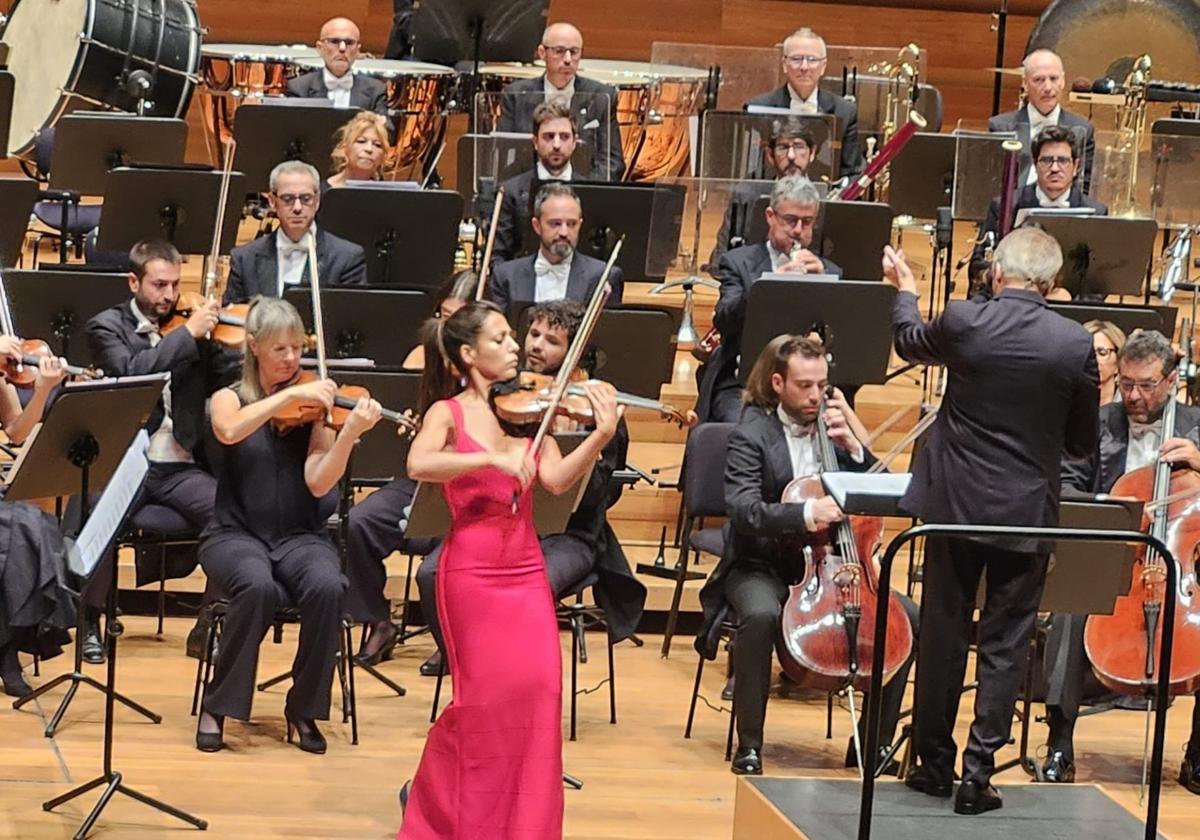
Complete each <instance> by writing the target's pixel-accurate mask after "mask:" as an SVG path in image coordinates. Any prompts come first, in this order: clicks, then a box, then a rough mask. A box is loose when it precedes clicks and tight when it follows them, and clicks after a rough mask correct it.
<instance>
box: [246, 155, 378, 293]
mask: <svg viewBox="0 0 1200 840" xmlns="http://www.w3.org/2000/svg"><path fill="white" fill-rule="evenodd" d="M270 183H271V192H270V193H268V194H267V201H268V202H269V203H270V205H271V210H272V212H274V214H275V215H276V216H277V217H278V218H279V228H278V229H277V230H276V231H275V233H273V234H268V235H266V236H260V237H259V238H258V239H255V240H254V241H253V242H249V243H247V244H245V245H239V246H238V247H237V248H234V249H233V251H232V253H231V254H230V256H229V282H228V284H227V285H226V287H225V298H224V302H225V303H246V302H247V301H249V300H250V299H251V298H253V297H254V296H255V295H263V296H264V297H283V290H284V289H286V288H288V287H289V286H307V285H308V282H309V267H308V235H309V234H312V235H314V236H316V241H317V266H318V268H319V270H320V279H321V285H322V286H361V285H364V284H366V282H367V263H366V255H365V254H364V253H363V249H362V248H361V247H360V246H358V245H355V244H354V243H353V242H349V241H347V240H345V239H342V238H341V237H340V236H334V235H333V234H332V233H329V232H327V231H324V230H321V229H320V228H318V227H317V225H316V222H315V221H313V220H314V219H315V218H316V216H317V210H318V209H319V208H320V206H321V191H320V184H321V176H320V174H319V173H318V172H317V170H316V168H315V167H313V166H310V165H309V164H307V163H303V162H301V161H298V160H289V161H285V162H283V163H281V164H279V165H278V166H276V167H275V168H274V169H272V170H271V177H270Z"/></svg>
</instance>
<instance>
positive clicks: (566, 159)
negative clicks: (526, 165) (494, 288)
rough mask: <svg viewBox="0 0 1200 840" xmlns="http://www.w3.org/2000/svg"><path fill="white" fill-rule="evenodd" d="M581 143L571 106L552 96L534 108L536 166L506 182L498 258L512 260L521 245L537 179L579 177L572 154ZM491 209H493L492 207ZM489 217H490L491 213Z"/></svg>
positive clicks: (494, 254) (498, 229) (494, 248)
mask: <svg viewBox="0 0 1200 840" xmlns="http://www.w3.org/2000/svg"><path fill="white" fill-rule="evenodd" d="M578 144H579V132H578V130H577V129H576V126H575V117H573V116H572V115H571V109H570V107H569V106H568V105H567V104H566V103H565V102H562V101H561V100H558V99H551V100H549V101H547V102H542V103H539V104H538V106H537V107H536V108H534V109H533V153H534V155H535V158H536V160H535V164H534V168H533V169H531V170H529V171H528V172H522V173H521V174H520V175H514V176H513V177H511V178H509V179H508V180H507V181H505V182H504V184H503V186H504V203H503V205H502V206H501V209H500V218H499V219H498V220H497V222H496V241H495V243H494V244H493V246H492V257H493V259H495V260H496V261H497V262H504V261H505V260H511V259H512V258H513V257H515V256H516V255H517V253H518V252H519V251H520V249H521V234H522V233H524V231H525V226H526V224H527V222H526V219H528V218H529V202H530V199H532V198H533V195H534V190H533V186H534V184H535V183H537V184H541V183H545V182H547V181H572V180H575V171H574V169H573V168H572V166H571V155H573V154H575V147H576V146H577V145H578ZM488 213H490V211H488ZM488 213H485V214H484V215H485V217H486V218H489V219H490V215H488Z"/></svg>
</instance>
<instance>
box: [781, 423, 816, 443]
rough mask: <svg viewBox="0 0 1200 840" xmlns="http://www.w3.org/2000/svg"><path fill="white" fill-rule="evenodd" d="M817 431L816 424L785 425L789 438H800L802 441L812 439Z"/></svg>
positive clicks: (785, 432)
mask: <svg viewBox="0 0 1200 840" xmlns="http://www.w3.org/2000/svg"><path fill="white" fill-rule="evenodd" d="M816 430H817V424H816V423H806V424H804V425H803V426H801V425H800V424H799V423H785V424H784V426H783V431H784V434H786V435H787V436H788V437H794V438H800V439H801V440H803V439H804V438H810V437H812V436H813V434H814V433H815V432H816Z"/></svg>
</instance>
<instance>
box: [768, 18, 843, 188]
mask: <svg viewBox="0 0 1200 840" xmlns="http://www.w3.org/2000/svg"><path fill="white" fill-rule="evenodd" d="M781 61H782V62H783V72H784V74H785V75H786V76H787V82H786V83H785V84H784V85H783V87H780V88H778V89H776V90H773V91H771V92H770V93H764V94H762V95H761V96H756V97H754V98H753V99H751V100H750V101H749V102H747V103H746V107H747V108H748V109H749V108H753V107H756V106H761V107H766V108H786V109H787V110H789V111H794V112H795V113H797V114H833V115H834V116H835V117H837V119H838V125H839V127H840V130H841V136H842V153H841V167H840V171H839V173H838V175H839V177H843V178H855V177H857V176H858V175H859V174H860V173H861V172H862V168H863V158H862V152H861V151H860V150H859V148H858V107H857V106H856V105H855V104H854V103H853V102H851V101H849V100H848V99H844V98H843V97H841V96H838V95H836V94H833V93H829V92H828V91H824V90H821V77H822V76H823V75H825V66H826V65H827V64H828V55H827V52H826V49H825V39H824V38H822V37H821V36H820V35H818V34H817V33H816V32H813V31H812V30H811V29H808V28H807V27H805V28H802V29H798V30H796V31H795V32H793V33H792V34H791V35H789V36H788V37H787V38H785V39H784V40H783V57H782V59H781Z"/></svg>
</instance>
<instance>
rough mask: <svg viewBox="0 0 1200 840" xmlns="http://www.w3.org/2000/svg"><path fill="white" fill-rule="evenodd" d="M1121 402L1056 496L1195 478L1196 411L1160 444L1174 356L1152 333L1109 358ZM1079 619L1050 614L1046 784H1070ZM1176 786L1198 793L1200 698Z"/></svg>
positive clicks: (1079, 674)
mask: <svg viewBox="0 0 1200 840" xmlns="http://www.w3.org/2000/svg"><path fill="white" fill-rule="evenodd" d="M1117 365H1118V376H1119V379H1118V383H1119V387H1120V390H1121V401H1119V402H1112V403H1109V404H1108V405H1105V406H1103V407H1102V408H1101V409H1100V440H1099V444H1098V446H1097V448H1096V449H1095V450H1094V451H1093V452H1091V453H1089V455H1088V457H1086V458H1081V459H1069V460H1065V461H1064V462H1063V471H1062V479H1063V492H1064V493H1069V492H1076V493H1083V494H1086V495H1088V496H1091V495H1093V494H1097V493H1108V492H1111V490H1112V489H1113V485H1114V484H1116V483H1117V479H1119V478H1120V477H1121V476H1123V475H1124V474H1125V473H1126V472H1128V471H1130V470H1135V469H1138V468H1139V467H1144V466H1148V465H1150V464H1153V463H1154V462H1155V461H1156V460H1162V461H1166V462H1167V463H1170V464H1172V465H1174V466H1175V467H1176V468H1177V469H1189V470H1193V471H1197V472H1200V407H1197V406H1193V405H1187V404H1186V403H1182V402H1180V403H1178V404H1176V406H1175V427H1174V429H1173V430H1172V433H1171V435H1170V437H1168V438H1167V439H1166V440H1165V441H1164V440H1163V434H1162V420H1163V408H1164V407H1165V406H1166V404H1167V400H1169V399H1172V395H1173V394H1175V393H1177V392H1178V385H1179V376H1178V372H1177V365H1178V354H1177V353H1176V352H1175V348H1174V347H1172V346H1171V342H1170V341H1168V340H1167V338H1166V337H1165V336H1164V335H1163V334H1162V333H1159V332H1156V331H1154V330H1138V331H1137V332H1135V333H1134V334H1133V335H1131V336H1130V337H1129V340H1128V341H1126V342H1125V345H1124V346H1123V347H1122V348H1121V350H1120V352H1119V354H1118V356H1117ZM1086 621H1087V616H1083V615H1052V616H1051V618H1050V633H1049V636H1048V638H1047V641H1046V663H1045V670H1046V718H1047V722H1048V723H1049V725H1050V733H1049V737H1048V738H1047V741H1046V745H1047V755H1046V761H1045V763H1044V765H1043V768H1042V769H1043V772H1044V773H1045V776H1046V779H1047V780H1049V781H1051V782H1073V781H1074V780H1075V743H1074V734H1075V721H1076V720H1077V719H1078V718H1079V705H1080V703H1081V701H1082V699H1083V695H1084V691H1085V685H1086V683H1087V682H1088V679H1089V676H1090V672H1091V663H1090V662H1089V661H1088V658H1087V653H1086V651H1085V650H1084V645H1083V630H1084V625H1085V624H1086ZM1179 783H1180V784H1181V785H1183V786H1184V787H1185V788H1186V789H1187V790H1189V791H1191V792H1192V793H1194V794H1197V795H1200V693H1198V696H1197V698H1196V703H1195V704H1194V705H1193V706H1192V732H1191V737H1190V738H1189V739H1188V743H1187V746H1186V747H1185V749H1184V758H1183V766H1182V768H1181V769H1180V771H1179Z"/></svg>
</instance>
